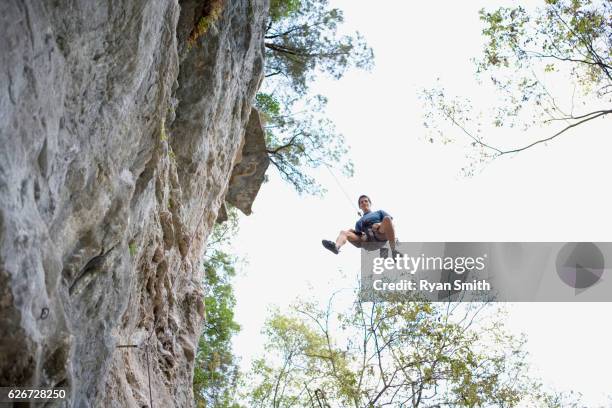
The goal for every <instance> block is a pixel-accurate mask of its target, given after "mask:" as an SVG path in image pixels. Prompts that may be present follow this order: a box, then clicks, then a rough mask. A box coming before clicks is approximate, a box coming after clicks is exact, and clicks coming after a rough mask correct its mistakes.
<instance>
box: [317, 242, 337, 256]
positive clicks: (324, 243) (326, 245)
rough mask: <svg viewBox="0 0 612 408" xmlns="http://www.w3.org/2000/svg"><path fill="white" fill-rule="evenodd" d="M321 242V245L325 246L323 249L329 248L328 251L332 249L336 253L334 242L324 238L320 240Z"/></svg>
mask: <svg viewBox="0 0 612 408" xmlns="http://www.w3.org/2000/svg"><path fill="white" fill-rule="evenodd" d="M321 243H322V244H323V246H324V247H325V249H329V250H330V251H332V252H333V253H334V254H336V255H338V252H340V251H338V247H336V243H335V242H332V241H328V240H326V239H324V240H323V241H321Z"/></svg>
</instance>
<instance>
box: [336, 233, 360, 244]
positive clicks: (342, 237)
mask: <svg viewBox="0 0 612 408" xmlns="http://www.w3.org/2000/svg"><path fill="white" fill-rule="evenodd" d="M346 241H349V242H351V243H357V242H361V237H360V236H359V235H357V234H356V233H355V232H353V231H352V230H346V231H340V234H338V238H337V239H336V248H338V249H340V248H341V247H342V245H344V244H346Z"/></svg>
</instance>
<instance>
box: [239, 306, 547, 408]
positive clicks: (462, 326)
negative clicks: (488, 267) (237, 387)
mask: <svg viewBox="0 0 612 408" xmlns="http://www.w3.org/2000/svg"><path fill="white" fill-rule="evenodd" d="M486 308H487V306H486V305H483V304H469V303H466V304H452V305H451V304H434V303H427V302H408V301H396V302H380V303H379V302H370V303H362V302H359V301H357V302H356V303H355V304H354V305H353V307H352V308H351V309H350V310H346V311H339V310H337V309H336V307H335V306H333V300H330V302H329V304H328V305H327V307H321V306H318V305H316V304H314V303H309V302H301V303H299V304H297V305H296V306H295V308H294V310H293V312H288V313H280V312H278V311H277V312H276V313H274V314H273V315H272V316H271V317H270V319H269V320H268V321H267V323H266V325H265V328H264V334H265V335H266V338H267V342H266V355H267V356H268V357H266V358H262V359H259V360H256V361H255V363H254V365H253V374H252V375H253V378H252V380H251V381H252V382H253V384H254V386H253V388H252V390H251V392H250V394H249V397H250V405H251V406H254V407H277V408H281V407H294V406H295V407H297V406H300V407H319V406H343V407H356V408H362V407H381V406H402V407H432V406H454V407H474V406H505V407H512V406H518V405H519V402H520V401H521V400H522V399H523V398H525V397H527V396H529V395H534V396H535V397H536V398H537V395H536V391H537V384H535V383H534V382H533V381H531V380H530V379H529V377H528V376H527V365H526V362H525V356H526V353H525V351H524V348H523V344H524V341H525V340H524V339H523V338H521V337H515V336H513V335H511V334H509V333H508V332H506V331H505V330H504V328H503V325H502V324H501V322H500V321H499V319H496V318H493V317H491V316H489V317H491V318H490V319H487V318H482V316H481V315H482V314H483V313H484V312H483V310H485V309H486ZM477 317H478V318H477ZM476 322H477V323H476ZM269 356H277V358H276V359H273V358H270V357H269Z"/></svg>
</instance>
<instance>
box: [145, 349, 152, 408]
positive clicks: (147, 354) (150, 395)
mask: <svg viewBox="0 0 612 408" xmlns="http://www.w3.org/2000/svg"><path fill="white" fill-rule="evenodd" d="M145 354H146V357H147V376H148V377H149V404H150V405H151V408H153V393H152V392H151V371H150V369H149V342H148V341H147V344H146V345H145Z"/></svg>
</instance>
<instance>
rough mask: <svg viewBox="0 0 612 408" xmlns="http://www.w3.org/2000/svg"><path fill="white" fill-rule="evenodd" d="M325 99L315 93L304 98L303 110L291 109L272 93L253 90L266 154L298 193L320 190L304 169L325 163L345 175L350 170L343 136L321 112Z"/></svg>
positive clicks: (349, 173)
mask: <svg viewBox="0 0 612 408" xmlns="http://www.w3.org/2000/svg"><path fill="white" fill-rule="evenodd" d="M326 103H327V100H326V99H325V98H323V97H321V96H316V97H314V98H310V99H308V100H307V101H306V102H305V109H304V110H301V111H298V112H295V113H291V112H289V111H288V110H287V109H286V106H285V105H282V104H281V103H280V102H279V100H278V99H277V98H276V97H274V96H273V95H271V94H266V93H259V94H257V98H256V101H255V106H256V107H257V109H259V111H260V112H261V114H262V118H263V120H264V122H265V136H266V148H267V152H268V157H269V158H270V161H271V163H272V164H273V165H274V166H275V167H276V168H277V170H278V171H279V173H280V175H281V177H282V178H283V179H284V180H285V181H287V182H289V183H290V184H291V185H292V186H293V187H294V188H295V189H296V191H297V192H298V193H308V194H320V193H322V192H323V191H324V190H323V189H322V188H321V186H320V185H319V184H318V183H317V182H316V180H315V179H314V177H312V176H311V175H309V174H308V172H307V170H306V169H314V168H317V167H319V166H329V167H335V168H340V170H341V171H342V172H343V173H344V174H345V175H346V176H351V175H352V174H353V168H352V163H351V162H350V161H349V160H347V159H345V157H346V153H347V152H348V148H347V147H346V144H345V141H344V138H343V137H342V135H339V134H337V133H336V131H335V128H334V125H333V123H332V122H331V121H330V120H329V119H327V118H325V117H324V115H323V110H324V107H325V104H326ZM306 107H307V108H306Z"/></svg>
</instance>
